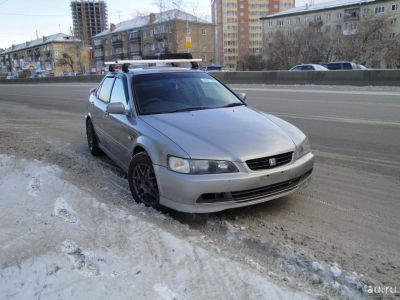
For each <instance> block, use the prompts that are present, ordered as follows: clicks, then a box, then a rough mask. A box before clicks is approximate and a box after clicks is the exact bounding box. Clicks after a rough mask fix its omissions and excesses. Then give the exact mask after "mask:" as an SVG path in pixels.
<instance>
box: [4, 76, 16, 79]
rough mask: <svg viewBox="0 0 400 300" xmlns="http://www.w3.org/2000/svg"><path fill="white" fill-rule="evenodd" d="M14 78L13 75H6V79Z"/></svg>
mask: <svg viewBox="0 0 400 300" xmlns="http://www.w3.org/2000/svg"><path fill="white" fill-rule="evenodd" d="M15 78H16V77H15V76H14V75H7V77H6V79H15Z"/></svg>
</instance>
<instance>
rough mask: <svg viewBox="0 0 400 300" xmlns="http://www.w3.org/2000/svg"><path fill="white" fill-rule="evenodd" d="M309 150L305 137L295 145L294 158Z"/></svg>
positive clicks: (308, 143)
mask: <svg viewBox="0 0 400 300" xmlns="http://www.w3.org/2000/svg"><path fill="white" fill-rule="evenodd" d="M310 151H311V146H310V142H309V141H308V138H306V139H305V140H304V141H303V142H302V143H301V144H300V145H299V146H297V149H296V159H299V158H300V157H302V156H304V155H306V154H307V153H309V152H310Z"/></svg>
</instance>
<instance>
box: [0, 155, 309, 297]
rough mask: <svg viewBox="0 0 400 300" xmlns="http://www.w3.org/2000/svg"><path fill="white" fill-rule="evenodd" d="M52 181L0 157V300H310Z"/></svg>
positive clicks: (51, 171) (28, 164) (45, 171)
mask: <svg viewBox="0 0 400 300" xmlns="http://www.w3.org/2000/svg"><path fill="white" fill-rule="evenodd" d="M61 175H62V171H61V170H60V169H59V168H58V167H56V166H47V165H44V164H43V163H41V162H39V161H27V160H20V159H15V158H13V157H9V156H5V155H0V245H1V248H0V266H1V269H0V277H1V281H0V298H2V299H4V298H7V299H8V298H10V299H32V298H37V299H39V298H40V299H54V298H59V299H307V298H309V296H308V295H307V294H304V293H299V292H295V291H293V290H290V289H288V288H283V287H279V286H278V285H277V284H276V283H274V282H272V280H271V279H270V278H269V277H268V275H266V274H267V272H262V271H261V270H258V269H255V268H251V267H250V266H249V265H246V264H242V263H239V262H236V261H234V260H231V259H229V258H227V257H224V256H223V255H222V253H218V252H216V251H212V250H210V249H204V248H203V247H200V246H199V245H198V244H196V243H195V242H194V241H190V239H183V238H182V237H179V236H177V235H175V234H172V233H170V232H167V231H166V230H164V229H163V228H160V227H159V226H157V225H154V224H152V223H149V222H147V221H145V220H143V218H141V217H140V214H136V215H134V213H132V211H130V210H129V209H127V208H124V207H116V206H113V205H111V204H109V203H108V202H106V203H107V204H106V203H102V202H100V201H98V200H97V199H95V198H93V197H91V196H90V195H88V194H87V193H85V192H83V191H82V190H80V189H79V188H77V187H76V186H74V185H72V184H71V183H69V182H68V181H65V180H63V179H62V178H61ZM110 203H111V201H110Z"/></svg>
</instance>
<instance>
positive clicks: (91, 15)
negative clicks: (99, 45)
mask: <svg viewBox="0 0 400 300" xmlns="http://www.w3.org/2000/svg"><path fill="white" fill-rule="evenodd" d="M70 6H71V12H72V23H73V28H74V35H75V37H76V38H78V39H80V40H82V41H83V43H84V44H85V45H90V44H91V39H92V37H93V36H95V35H96V34H98V33H100V32H102V31H104V30H106V29H107V27H108V19H107V18H108V15H107V4H106V2H105V1H103V0H100V1H99V0H72V1H71V4H70Z"/></svg>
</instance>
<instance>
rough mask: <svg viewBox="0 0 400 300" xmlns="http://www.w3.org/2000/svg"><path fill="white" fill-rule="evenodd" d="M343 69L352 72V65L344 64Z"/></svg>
mask: <svg viewBox="0 0 400 300" xmlns="http://www.w3.org/2000/svg"><path fill="white" fill-rule="evenodd" d="M343 69H344V70H351V64H349V63H344V64H343Z"/></svg>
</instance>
